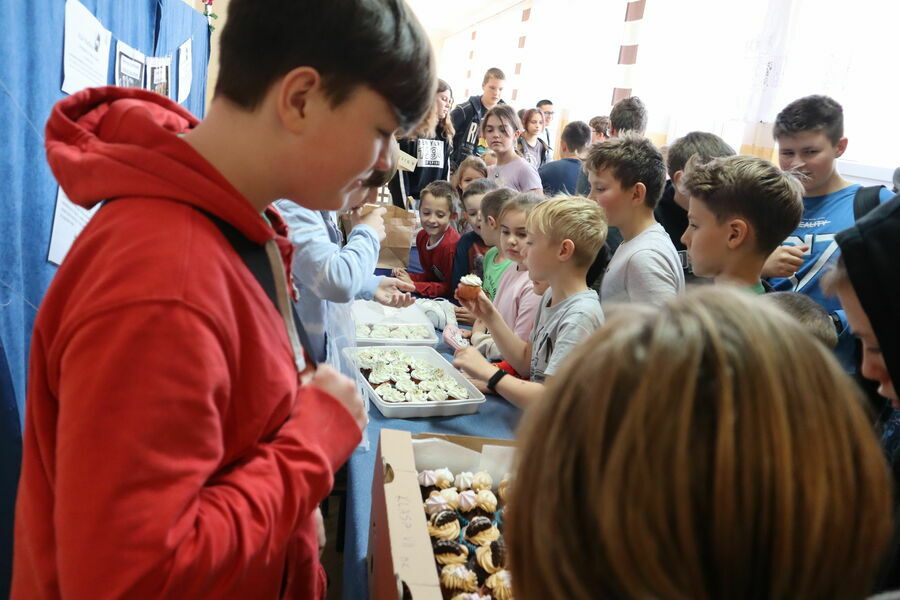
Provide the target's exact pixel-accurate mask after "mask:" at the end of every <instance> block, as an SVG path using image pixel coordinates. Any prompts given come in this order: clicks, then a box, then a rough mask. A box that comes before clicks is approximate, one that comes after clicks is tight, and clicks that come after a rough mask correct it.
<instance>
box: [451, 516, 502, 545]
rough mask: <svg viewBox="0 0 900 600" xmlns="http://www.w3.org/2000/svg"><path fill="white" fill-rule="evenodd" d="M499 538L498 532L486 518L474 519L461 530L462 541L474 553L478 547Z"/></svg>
mask: <svg viewBox="0 0 900 600" xmlns="http://www.w3.org/2000/svg"><path fill="white" fill-rule="evenodd" d="M458 524H459V523H458V522H457V525H458ZM499 537H500V531H499V530H498V529H497V528H496V527H495V526H494V524H493V523H492V522H491V520H490V519H488V518H487V517H475V518H474V519H472V520H471V521H470V522H469V524H468V525H466V528H465V529H464V530H463V540H464V541H465V543H466V544H467V545H468V546H469V550H471V551H472V552H475V551H476V550H477V549H478V547H479V546H484V545H486V544H490V543H491V542H493V541H495V540H497V539H498V538H499Z"/></svg>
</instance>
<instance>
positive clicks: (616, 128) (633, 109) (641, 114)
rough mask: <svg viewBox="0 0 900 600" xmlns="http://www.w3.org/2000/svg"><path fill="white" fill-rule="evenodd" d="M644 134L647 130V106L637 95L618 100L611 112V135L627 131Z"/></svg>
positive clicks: (614, 135) (618, 134)
mask: <svg viewBox="0 0 900 600" xmlns="http://www.w3.org/2000/svg"><path fill="white" fill-rule="evenodd" d="M629 131H630V132H633V133H638V134H640V135H644V132H646V131H647V108H646V107H645V106H644V102H643V101H642V100H641V99H640V98H638V97H637V96H630V97H628V98H623V99H622V100H619V101H618V102H616V105H615V106H613V107H612V110H611V111H610V112H609V135H610V137H616V136H620V135H622V134H624V133H626V132H629Z"/></svg>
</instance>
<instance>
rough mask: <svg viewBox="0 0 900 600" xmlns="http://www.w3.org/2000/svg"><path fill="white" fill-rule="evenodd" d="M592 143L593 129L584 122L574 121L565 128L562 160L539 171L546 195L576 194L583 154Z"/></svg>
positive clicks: (560, 149)
mask: <svg viewBox="0 0 900 600" xmlns="http://www.w3.org/2000/svg"><path fill="white" fill-rule="evenodd" d="M590 143H591V128H590V127H589V126H588V124H587V123H585V122H584V121H572V122H571V123H569V124H568V125H566V126H565V128H564V129H563V132H562V136H561V137H560V140H559V154H560V156H561V157H562V158H560V160H554V161H552V162H549V163H547V164H546V165H544V166H543V167H541V168H540V169H538V175H540V176H541V183H542V184H543V186H544V194H546V195H547V197H550V196H555V195H556V194H574V193H575V186H576V185H577V184H578V175H579V174H580V173H581V153H582V152H584V149H585V148H587V146H588V144H590Z"/></svg>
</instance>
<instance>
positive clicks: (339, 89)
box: [216, 0, 437, 130]
mask: <svg viewBox="0 0 900 600" xmlns="http://www.w3.org/2000/svg"><path fill="white" fill-rule="evenodd" d="M328 47H331V48H333V49H335V50H334V51H324V50H323V49H324V48H328ZM219 62H220V65H221V66H220V68H219V78H218V80H217V82H216V96H222V97H225V98H228V99H229V100H231V101H232V102H234V103H235V104H237V105H239V106H241V107H242V108H244V109H247V110H253V109H255V108H256V106H257V105H258V104H259V103H260V101H262V99H263V98H264V97H265V95H266V93H268V91H269V89H270V88H271V86H272V85H273V84H274V83H275V82H276V81H278V79H279V78H281V77H283V76H284V75H286V74H287V73H289V72H290V71H291V70H293V69H295V68H297V67H301V66H309V67H312V68H314V69H316V70H317V71H318V72H319V73H320V74H321V76H322V79H323V88H324V90H325V93H326V94H328V95H329V97H330V99H331V101H332V103H333V105H334V106H338V105H340V104H341V103H342V102H343V101H345V100H346V99H347V98H348V97H349V96H350V94H351V93H352V92H353V91H354V90H356V88H358V87H359V86H368V87H370V88H371V89H372V90H374V91H375V92H377V93H378V94H380V95H381V96H383V97H384V99H385V100H386V101H387V102H388V103H389V104H390V105H391V106H392V107H393V108H394V110H395V112H396V115H397V119H398V120H399V122H400V128H401V129H404V130H406V129H408V128H410V127H412V126H414V125H415V124H416V123H418V122H419V121H421V120H422V117H423V116H424V115H425V114H426V113H427V111H428V109H429V107H430V106H432V105H433V104H434V93H435V92H434V89H435V85H436V82H437V76H436V71H435V64H434V56H433V53H432V50H431V42H430V41H429V40H428V36H427V35H426V34H425V31H424V30H423V29H422V26H421V25H420V24H419V22H418V20H417V19H416V17H415V16H414V15H413V14H412V12H410V10H409V9H408V8H407V6H406V3H405V2H403V1H402V0H329V1H328V2H320V1H317V0H315V1H314V0H268V1H266V2H261V1H260V0H232V1H231V3H230V4H229V6H228V22H227V23H226V25H225V28H224V29H223V31H222V42H221V46H220V50H219Z"/></svg>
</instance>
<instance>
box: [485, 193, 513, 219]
mask: <svg viewBox="0 0 900 600" xmlns="http://www.w3.org/2000/svg"><path fill="white" fill-rule="evenodd" d="M518 194H519V192H517V191H515V190H511V189H509V188H500V189H499V190H494V191H493V192H488V193H487V194H485V195H484V198H482V199H481V216H482V217H483V218H484V219H487V218H488V217H493V218H494V220H495V221H496V220H499V219H500V211H501V210H503V207H504V206H505V205H506V203H507V202H509V201H510V200H511V199H513V198H514V197H516V196H517V195H518Z"/></svg>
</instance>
